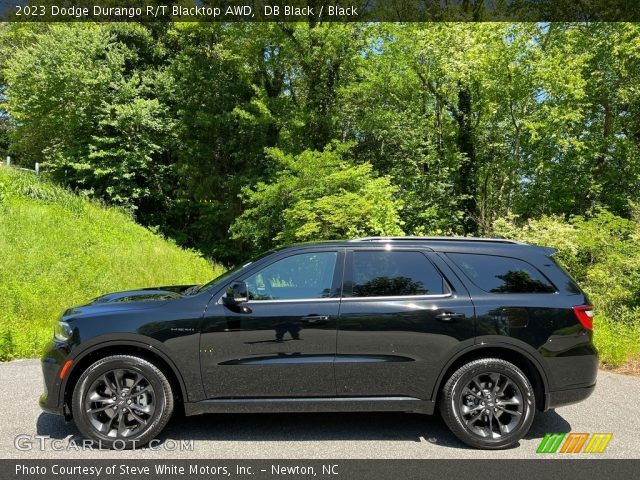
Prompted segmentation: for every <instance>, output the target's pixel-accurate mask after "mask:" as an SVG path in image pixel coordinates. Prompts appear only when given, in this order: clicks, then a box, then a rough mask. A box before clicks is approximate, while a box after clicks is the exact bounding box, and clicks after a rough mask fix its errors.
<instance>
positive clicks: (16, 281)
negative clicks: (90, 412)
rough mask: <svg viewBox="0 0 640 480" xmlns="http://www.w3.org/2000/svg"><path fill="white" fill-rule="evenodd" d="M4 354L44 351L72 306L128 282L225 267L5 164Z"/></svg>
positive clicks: (195, 277)
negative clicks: (65, 312) (53, 332)
mask: <svg viewBox="0 0 640 480" xmlns="http://www.w3.org/2000/svg"><path fill="white" fill-rule="evenodd" d="M0 252H1V253H0V360H6V359H10V358H16V357H33V356H37V355H39V354H40V352H41V350H42V347H43V345H44V344H45V342H47V341H48V339H50V338H51V332H52V328H53V325H54V322H55V321H56V319H57V317H58V316H59V315H60V314H61V313H62V311H63V310H64V309H65V308H67V307H69V306H72V305H77V304H80V303H83V302H86V301H87V300H90V299H91V298H94V297H96V296H98V295H100V294H104V293H107V292H112V291H118V290H124V289H129V288H137V287H145V286H153V285H166V284H190V283H200V282H205V281H207V280H209V279H211V278H212V277H213V276H215V275H217V274H218V273H220V271H221V268H220V267H218V266H213V268H212V265H211V264H210V263H209V262H207V261H206V260H205V259H203V258H201V257H200V256H199V255H198V254H197V253H196V252H194V251H189V250H183V249H181V248H179V247H177V246H176V245H175V244H174V243H172V242H170V241H167V240H165V239H163V238H161V237H159V236H158V235H155V234H154V233H152V232H151V231H150V230H148V229H146V228H144V227H141V226H139V225H137V224H136V223H134V222H133V221H132V220H131V219H130V217H129V216H128V215H127V214H125V213H124V212H122V211H120V210H117V209H114V208H105V207H103V206H101V205H99V204H98V203H95V202H91V201H88V200H86V199H83V198H82V197H79V196H77V195H74V194H72V193H71V192H69V191H68V190H65V189H63V188H60V187H56V186H54V185H52V184H50V183H48V182H46V181H41V180H39V179H37V178H36V177H34V176H33V175H32V174H28V173H23V172H19V171H16V170H12V169H9V168H5V167H0Z"/></svg>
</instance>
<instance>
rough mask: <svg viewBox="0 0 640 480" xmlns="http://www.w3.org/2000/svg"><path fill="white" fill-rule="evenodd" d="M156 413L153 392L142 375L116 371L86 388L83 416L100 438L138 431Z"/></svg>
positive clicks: (104, 375)
mask: <svg viewBox="0 0 640 480" xmlns="http://www.w3.org/2000/svg"><path fill="white" fill-rule="evenodd" d="M135 390H137V391H135ZM155 410H156V408H155V392H154V389H153V387H152V386H151V384H150V383H149V381H148V380H147V379H146V378H145V377H144V375H143V374H141V373H140V372H137V371H134V370H129V369H127V368H118V369H114V370H111V371H108V372H106V373H104V374H103V375H101V376H100V377H98V378H97V379H96V380H95V381H94V382H93V384H91V386H90V387H89V388H88V389H87V391H86V394H85V401H84V408H83V410H82V414H83V415H86V416H87V417H88V418H89V420H90V423H91V424H92V425H93V426H94V428H95V429H96V430H97V431H99V432H100V433H102V434H103V435H107V436H109V437H116V438H122V437H131V436H132V435H135V433H136V432H139V431H140V429H141V428H142V427H143V426H145V425H147V424H148V423H149V421H150V420H152V417H153V415H154V412H155Z"/></svg>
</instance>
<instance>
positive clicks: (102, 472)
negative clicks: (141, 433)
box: [15, 462, 340, 478]
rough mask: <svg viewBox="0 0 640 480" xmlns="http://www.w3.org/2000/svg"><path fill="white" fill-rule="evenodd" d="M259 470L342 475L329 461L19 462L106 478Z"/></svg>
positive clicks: (31, 468) (39, 469)
mask: <svg viewBox="0 0 640 480" xmlns="http://www.w3.org/2000/svg"><path fill="white" fill-rule="evenodd" d="M256 474H266V475H272V476H305V477H315V476H322V477H323V478H328V477H331V476H333V477H338V476H339V475H340V468H339V465H337V464H333V463H326V464H324V463H323V464H315V465H306V464H288V465H283V464H278V463H273V464H260V465H255V464H254V463H252V464H249V463H248V462H245V463H243V462H238V463H236V464H225V465H215V464H212V463H211V462H209V463H200V462H196V463H192V464H188V465H185V464H180V465H178V464H172V463H162V462H161V463H156V464H154V465H152V466H151V465H128V464H127V463H117V462H113V463H112V464H105V465H74V464H72V463H71V464H65V465H59V464H56V463H53V464H52V465H51V466H50V467H49V466H45V465H37V464H36V465H33V464H30V465H25V464H20V463H18V464H16V466H15V475H16V477H20V476H31V475H39V476H50V477H58V476H70V475H83V476H91V477H96V478H106V477H108V476H125V477H129V476H133V477H134V478H135V476H138V475H156V476H167V477H168V478H173V477H176V476H225V477H229V476H250V475H256Z"/></svg>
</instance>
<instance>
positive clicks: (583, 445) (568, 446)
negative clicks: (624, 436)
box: [536, 433, 613, 453]
mask: <svg viewBox="0 0 640 480" xmlns="http://www.w3.org/2000/svg"><path fill="white" fill-rule="evenodd" d="M611 437H613V433H593V434H591V436H590V435H589V434H588V433H547V434H546V435H545V436H544V438H543V439H542V442H540V445H538V449H537V450H536V453H602V452H604V450H605V449H606V448H607V445H609V441H610V440H611Z"/></svg>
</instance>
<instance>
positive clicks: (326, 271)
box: [246, 252, 338, 300]
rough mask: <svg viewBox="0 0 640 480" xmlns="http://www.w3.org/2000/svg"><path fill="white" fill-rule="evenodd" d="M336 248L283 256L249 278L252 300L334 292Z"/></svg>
mask: <svg viewBox="0 0 640 480" xmlns="http://www.w3.org/2000/svg"><path fill="white" fill-rule="evenodd" d="M337 256H338V254H337V253H336V252H318V253H302V254H298V255H292V256H290V257H286V258H283V259H281V260H278V261H277V262H274V263H272V264H271V265H269V266H267V267H265V268H263V269H262V270H260V271H259V272H257V273H255V274H253V275H251V276H250V277H249V278H247V279H246V282H247V283H248V284H249V298H250V299H252V300H295V299H303V298H323V297H330V296H331V283H332V281H333V272H334V270H335V267H336V258H337Z"/></svg>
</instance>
